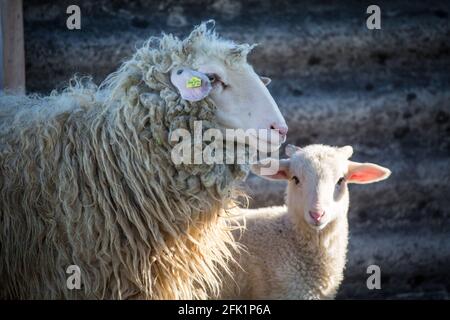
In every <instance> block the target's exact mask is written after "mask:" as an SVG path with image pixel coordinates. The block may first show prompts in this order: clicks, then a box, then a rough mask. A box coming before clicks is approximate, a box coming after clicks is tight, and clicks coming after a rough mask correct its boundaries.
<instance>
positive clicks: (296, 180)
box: [292, 176, 300, 184]
mask: <svg viewBox="0 0 450 320" xmlns="http://www.w3.org/2000/svg"><path fill="white" fill-rule="evenodd" d="M292 180H293V181H294V182H295V184H299V183H300V180H298V178H297V177H296V176H293V177H292Z"/></svg>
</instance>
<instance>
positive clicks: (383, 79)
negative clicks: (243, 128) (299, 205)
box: [23, 0, 450, 299]
mask: <svg viewBox="0 0 450 320" xmlns="http://www.w3.org/2000/svg"><path fill="white" fill-rule="evenodd" d="M71 4H77V5H79V6H80V8H81V30H72V31H71V30H68V29H67V28H66V19H67V17H68V16H69V15H68V14H66V9H67V7H68V6H69V5H71ZM370 4H374V3H372V1H371V2H368V1H339V2H336V3H334V4H332V3H331V2H330V1H317V0H315V1H296V0H282V1H279V0H277V1H275V0H272V1H232V0H186V1H179V0H178V1H172V0H163V1H144V0H134V1H133V0H124V1H106V0H97V1H94V0H85V1H76V0H69V1H66V0H62V1H44V0H26V1H24V4H23V17H24V35H25V41H24V42H25V70H26V84H27V92H28V93H42V94H47V93H49V92H50V91H51V90H52V89H54V88H63V87H64V86H66V85H67V84H68V80H69V79H70V77H71V76H72V75H73V74H74V73H78V74H80V75H86V74H89V75H92V76H93V78H94V80H95V81H96V82H97V83H100V82H101V80H102V79H104V78H105V76H106V75H107V74H109V73H110V72H112V71H114V70H115V69H116V68H117V67H118V66H119V65H120V63H121V62H122V61H124V60H125V59H127V57H129V56H130V55H131V54H132V53H133V52H134V50H135V47H136V46H139V45H140V44H142V42H143V41H144V40H146V39H147V38H148V37H149V36H152V35H159V34H160V33H161V32H162V31H165V32H167V33H170V32H171V33H174V34H176V35H180V36H185V35H187V34H188V32H189V31H190V30H191V29H192V26H193V25H197V24H199V23H200V22H201V21H204V20H207V19H210V18H214V19H215V20H216V30H217V31H218V32H219V33H220V34H221V35H223V36H224V37H227V38H230V39H234V40H236V41H238V42H249V43H259V44H260V45H259V46H258V47H257V48H256V49H255V50H254V52H253V54H252V55H251V57H250V62H251V63H252V64H253V65H254V67H255V69H256V71H257V72H258V73H260V74H261V75H265V76H269V77H271V78H272V80H273V82H272V84H270V86H269V89H270V91H271V92H272V94H273V96H274V98H275V100H276V101H277V102H278V104H279V106H280V109H281V112H282V113H283V115H284V116H285V118H286V120H287V122H288V125H289V134H288V141H287V142H288V143H292V144H296V145H299V146H304V145H307V144H311V143H326V144H332V145H338V146H343V145H347V144H349V145H352V146H353V147H354V150H355V152H354V157H353V159H354V160H356V161H364V162H365V161H367V162H375V163H379V164H381V165H383V166H386V167H388V168H390V169H391V170H392V172H393V174H392V176H391V177H390V179H389V180H387V181H385V182H382V183H378V184H374V185H370V186H363V185H360V186H357V185H353V186H351V190H350V192H351V208H350V212H349V218H350V246H349V254H348V263H347V269H346V271H345V280H344V282H343V284H342V286H341V289H340V291H339V295H338V298H358V299H360V298H362V299H372V298H376V299H391V298H397V299H408V298H412V299H422V298H425V299H448V298H449V297H450V294H449V292H450V186H449V181H450V161H449V160H450V104H449V102H450V91H449V85H450V51H449V48H450V24H449V10H450V9H449V8H450V3H449V2H445V1H439V2H437V1H427V2H417V3H416V2H413V1H376V3H375V4H377V5H378V6H379V7H380V8H381V27H382V29H381V30H368V29H367V28H366V18H367V17H368V14H366V9H367V7H368V6H369V5H370ZM247 185H248V190H249V193H250V195H251V196H252V198H253V200H252V201H251V206H267V205H280V204H282V203H283V197H284V187H285V185H284V183H277V182H273V183H266V182H263V181H262V180H261V179H260V178H258V177H255V176H250V177H249V179H248V180H247ZM371 264H376V265H378V266H379V267H380V268H381V290H368V289H367V286H366V280H367V277H368V276H369V274H367V273H366V270H367V267H368V266H369V265H371Z"/></svg>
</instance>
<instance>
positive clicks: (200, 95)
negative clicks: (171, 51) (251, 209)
mask: <svg viewBox="0 0 450 320" xmlns="http://www.w3.org/2000/svg"><path fill="white" fill-rule="evenodd" d="M252 48H253V46H250V45H248V44H235V43H234V42H231V41H226V40H223V39H220V38H218V37H217V36H216V34H215V33H214V31H212V29H211V28H210V27H208V23H204V24H202V25H200V26H198V27H197V28H195V29H194V31H193V32H192V33H191V34H190V36H189V37H188V38H186V39H185V40H183V41H182V43H181V46H180V50H181V52H182V53H183V54H184V55H185V56H186V59H185V60H179V61H174V63H173V65H172V66H171V71H170V74H171V75H170V80H171V83H172V84H173V85H174V86H175V87H176V89H177V91H178V92H179V93H180V95H181V97H182V98H183V99H185V100H188V101H199V100H202V99H206V98H209V99H211V100H212V101H213V103H214V105H215V108H216V110H215V112H216V122H217V125H218V126H219V127H220V129H222V130H223V129H243V130H247V129H255V130H259V129H267V135H265V136H263V137H262V136H260V137H259V138H260V142H265V141H268V142H274V143H276V145H277V146H279V145H280V144H281V143H283V142H284V141H285V138H286V134H287V130H288V128H287V125H286V122H285V120H284V118H283V116H282V115H281V113H280V110H279V109H278V106H277V104H276V103H275V101H274V99H273V98H272V96H271V95H270V93H269V91H268V90H267V88H266V85H267V84H268V83H269V82H270V79H269V78H266V77H260V76H258V75H257V74H256V72H255V71H254V70H253V68H252V66H251V65H250V64H249V63H248V62H247V54H248V53H249V52H250V51H251V49H252ZM270 137H272V140H271V139H270ZM274 138H275V139H274Z"/></svg>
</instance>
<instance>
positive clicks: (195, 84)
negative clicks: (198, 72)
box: [186, 76, 202, 88]
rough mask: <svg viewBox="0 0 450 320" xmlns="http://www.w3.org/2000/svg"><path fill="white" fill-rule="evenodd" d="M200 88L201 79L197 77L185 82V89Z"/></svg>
mask: <svg viewBox="0 0 450 320" xmlns="http://www.w3.org/2000/svg"><path fill="white" fill-rule="evenodd" d="M201 86H202V79H200V78H199V77H195V76H194V77H192V78H190V79H189V80H188V81H187V82H186V88H200V87H201Z"/></svg>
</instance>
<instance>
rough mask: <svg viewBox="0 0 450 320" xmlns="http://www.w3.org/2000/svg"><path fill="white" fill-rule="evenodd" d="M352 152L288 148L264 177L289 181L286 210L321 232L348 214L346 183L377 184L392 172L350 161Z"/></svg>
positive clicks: (317, 147)
mask: <svg viewBox="0 0 450 320" xmlns="http://www.w3.org/2000/svg"><path fill="white" fill-rule="evenodd" d="M352 153H353V148H352V147H351V146H345V147H341V148H339V147H331V146H325V145H310V146H307V147H305V148H299V147H295V146H292V145H289V146H287V147H286V154H287V155H288V156H289V157H290V158H289V159H283V160H280V161H279V162H278V171H277V172H276V173H275V174H273V175H270V176H265V177H266V178H269V179H286V180H288V181H289V182H288V187H287V199H286V202H287V205H288V207H289V210H290V211H291V212H292V213H293V214H294V215H295V216H296V217H297V218H299V217H301V218H303V221H305V222H306V223H307V224H308V225H309V226H311V227H312V228H315V229H318V230H321V229H323V228H325V226H326V225H328V224H329V223H330V222H332V221H333V220H335V219H336V218H337V217H339V216H343V215H346V214H347V210H348V201H349V197H348V187H347V184H349V183H359V184H366V183H372V182H377V181H381V180H384V179H386V178H388V177H389V175H390V173H391V172H390V170H389V169H387V168H383V167H381V166H379V165H376V164H373V163H358V162H354V161H350V160H349V158H350V157H351V155H352ZM271 161H278V160H274V159H271ZM265 162H267V160H266V161H265ZM263 165H264V164H262V163H258V164H256V165H254V166H253V167H252V171H253V172H255V173H257V174H259V173H260V172H261V168H262V166H263ZM272 165H273V164H272Z"/></svg>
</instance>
